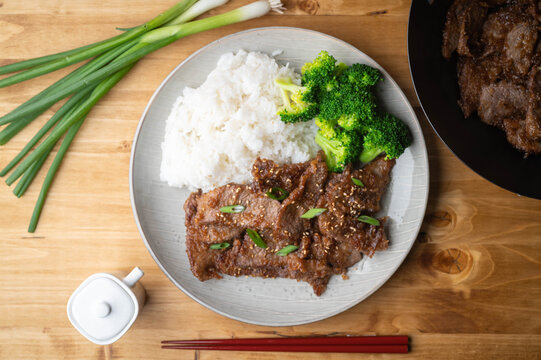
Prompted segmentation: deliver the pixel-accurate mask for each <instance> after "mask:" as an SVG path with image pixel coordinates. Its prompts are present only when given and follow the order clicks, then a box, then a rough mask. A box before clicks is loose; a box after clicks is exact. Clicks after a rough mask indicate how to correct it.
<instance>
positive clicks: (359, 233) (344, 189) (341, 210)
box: [317, 157, 394, 266]
mask: <svg viewBox="0 0 541 360" xmlns="http://www.w3.org/2000/svg"><path fill="white" fill-rule="evenodd" d="M393 166H394V160H388V161H387V160H385V159H384V158H383V157H379V158H378V159H376V160H374V161H372V162H371V163H370V164H368V165H367V166H365V167H364V168H363V169H360V170H355V171H353V170H352V169H351V167H347V168H346V169H345V170H344V172H342V173H340V174H337V173H334V174H331V176H330V179H329V183H328V184H327V188H326V191H325V195H324V196H323V197H322V198H321V199H320V202H319V204H318V207H323V208H327V209H328V211H327V212H325V213H323V214H322V215H320V216H319V217H318V221H317V222H318V227H319V230H320V231H321V234H322V235H323V236H326V237H329V238H333V239H337V240H338V242H339V243H340V244H339V245H340V246H349V247H352V248H356V249H361V251H362V252H363V253H364V254H366V255H368V256H372V255H374V252H375V251H376V250H383V249H386V248H387V246H388V244H387V239H386V237H385V233H384V231H383V228H382V227H375V226H372V225H368V224H366V223H363V222H360V221H358V220H357V218H358V217H359V216H360V215H368V216H374V215H375V214H376V213H377V212H378V211H379V210H380V200H381V196H382V195H383V193H384V191H385V188H386V187H387V185H388V183H389V180H390V172H391V170H392V168H393ZM352 178H356V179H358V180H360V181H361V182H362V183H363V184H364V186H358V185H355V184H354V183H353V181H352ZM384 221H385V219H380V222H382V223H383V222H384ZM347 266H351V265H347Z"/></svg>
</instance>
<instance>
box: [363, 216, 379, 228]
mask: <svg viewBox="0 0 541 360" xmlns="http://www.w3.org/2000/svg"><path fill="white" fill-rule="evenodd" d="M357 220H359V221H362V222H363V223H367V224H370V225H374V226H379V225H380V224H379V220H378V219H374V218H373V217H370V216H367V215H361V216H359V217H358V218H357Z"/></svg>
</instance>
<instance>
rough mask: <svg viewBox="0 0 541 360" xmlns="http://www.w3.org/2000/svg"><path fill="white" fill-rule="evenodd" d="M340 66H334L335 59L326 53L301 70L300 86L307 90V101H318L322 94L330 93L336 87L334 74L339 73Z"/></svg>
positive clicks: (323, 52)
mask: <svg viewBox="0 0 541 360" xmlns="http://www.w3.org/2000/svg"><path fill="white" fill-rule="evenodd" d="M341 69H342V65H340V67H339V68H337V66H336V59H335V58H334V57H333V56H332V55H330V54H329V53H328V52H326V51H321V52H320V53H319V55H318V56H317V57H316V58H315V59H314V61H312V62H310V63H306V64H304V65H303V67H302V69H301V75H302V77H301V81H302V85H303V86H306V87H307V88H308V92H307V99H310V100H311V101H318V100H319V99H320V98H321V96H322V94H323V93H325V92H326V91H330V90H331V89H333V88H334V87H335V86H336V85H337V80H336V74H337V72H341V71H342V70H341Z"/></svg>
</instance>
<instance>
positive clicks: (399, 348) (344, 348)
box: [162, 336, 409, 353]
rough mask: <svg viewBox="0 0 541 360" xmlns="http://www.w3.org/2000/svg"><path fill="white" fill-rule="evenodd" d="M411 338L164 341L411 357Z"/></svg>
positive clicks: (173, 345)
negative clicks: (403, 354)
mask: <svg viewBox="0 0 541 360" xmlns="http://www.w3.org/2000/svg"><path fill="white" fill-rule="evenodd" d="M408 343H409V338H408V337H407V336H331V337H303V338H301V337H296V338H295V337H293V338H253V339H200V340H166V341H162V344H163V345H162V348H164V349H185V350H236V351H289V352H350V353H351V352H357V353H384V352H385V353H407V352H408V350H409V348H408Z"/></svg>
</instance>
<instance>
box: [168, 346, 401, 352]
mask: <svg viewBox="0 0 541 360" xmlns="http://www.w3.org/2000/svg"><path fill="white" fill-rule="evenodd" d="M162 349H182V350H222V351H223V350H225V351H265V352H267V351H273V352H320V353H330V352H332V353H404V354H405V353H407V352H408V350H409V348H408V345H162Z"/></svg>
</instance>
